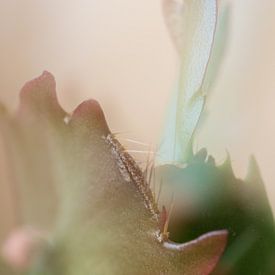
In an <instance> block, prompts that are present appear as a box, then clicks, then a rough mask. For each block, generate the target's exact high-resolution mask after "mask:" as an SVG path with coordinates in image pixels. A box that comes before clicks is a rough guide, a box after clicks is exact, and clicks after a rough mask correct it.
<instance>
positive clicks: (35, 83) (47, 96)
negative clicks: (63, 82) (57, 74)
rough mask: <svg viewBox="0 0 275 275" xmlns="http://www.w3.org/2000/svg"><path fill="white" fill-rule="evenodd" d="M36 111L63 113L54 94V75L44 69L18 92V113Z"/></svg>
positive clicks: (54, 113) (53, 113) (40, 112)
mask: <svg viewBox="0 0 275 275" xmlns="http://www.w3.org/2000/svg"><path fill="white" fill-rule="evenodd" d="M25 111H27V112H29V111H31V112H36V113H39V114H44V113H47V114H51V115H56V114H60V115H61V116H64V115H65V112H64V110H63V109H62V108H61V107H60V105H59V103H58V100H57V95H56V83H55V79H54V76H53V75H52V74H51V73H49V72H47V71H44V72H43V73H42V74H41V75H40V76H39V77H37V78H35V79H33V80H31V81H29V82H27V83H26V84H25V85H24V86H23V88H22V89H21V92H20V106H19V113H22V112H25Z"/></svg>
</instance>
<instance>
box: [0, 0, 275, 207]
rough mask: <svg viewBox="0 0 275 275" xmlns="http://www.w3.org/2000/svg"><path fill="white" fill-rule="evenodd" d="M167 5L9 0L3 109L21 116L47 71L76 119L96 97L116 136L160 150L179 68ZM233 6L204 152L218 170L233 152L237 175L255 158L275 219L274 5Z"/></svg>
mask: <svg viewBox="0 0 275 275" xmlns="http://www.w3.org/2000/svg"><path fill="white" fill-rule="evenodd" d="M160 2H161V1H160V0H138V1H133V0H108V1H106V0H105V1H104V0H101V1H98V0H78V1H71V0H66V1H65V0H48V1H42V0H24V1H20V0H2V1H1V3H0V36H1V43H0V60H1V62H0V100H1V101H2V102H4V103H5V104H6V105H7V106H9V108H11V109H14V108H15V106H16V104H17V102H18V97H17V96H18V91H19V90H20V88H21V86H22V85H23V83H24V82H25V81H26V80H29V79H32V78H33V77H35V76H37V75H39V74H40V73H41V72H42V71H43V70H45V69H46V70H48V71H50V72H52V73H53V74H54V75H55V77H56V81H57V88H58V93H59V98H60V101H61V103H62V105H63V106H64V107H65V108H66V109H67V110H68V111H72V110H73V108H74V107H75V106H76V105H77V104H78V103H80V102H81V101H83V100H85V99H87V98H95V99H97V100H99V101H100V103H101V105H102V107H103V108H104V110H105V113H106V116H107V119H108V122H109V125H110V127H111V129H112V130H113V131H115V132H123V133H125V132H126V134H125V135H126V136H127V137H130V138H134V139H137V140H140V141H142V142H146V143H151V144H156V142H157V141H158V138H159V133H160V129H161V124H162V121H163V117H164V113H165V108H166V105H167V100H168V98H169V94H170V93H171V91H172V90H173V86H174V83H175V79H176V72H177V66H178V60H177V54H176V52H175V51H174V48H173V46H172V44H171V42H170V40H169V37H168V35H167V31H166V28H165V25H164V21H163V18H162V13H161V5H160ZM230 2H231V4H232V24H231V40H230V43H229V45H228V51H227V56H226V58H225V60H224V64H223V65H224V66H223V68H222V70H221V72H220V78H219V81H218V82H217V85H216V86H215V90H214V91H213V93H212V95H211V98H210V99H209V102H208V103H209V104H208V110H209V116H208V118H207V120H206V123H205V124H204V127H203V128H202V130H201V132H200V134H199V136H198V140H197V142H196V143H197V146H198V147H201V146H207V147H208V149H209V151H210V152H211V153H213V154H214V155H215V156H216V157H217V160H218V162H222V161H223V160H224V158H225V150H226V149H227V150H228V151H229V152H230V154H231V156H232V161H233V165H234V169H235V171H236V174H237V175H239V176H244V174H245V170H246V166H247V162H248V156H249V154H250V153H253V154H255V155H256V158H257V160H258V162H259V164H260V167H261V170H262V174H263V178H264V180H265V182H266V187H267V190H268V194H269V198H270V201H271V203H272V205H273V208H274V210H275V187H274V186H275V185H274V184H275V183H274V181H275V143H274V141H275V109H274V105H275V104H274V103H275V77H274V74H275V51H274V49H275V28H274V26H275V17H274V14H275V1H274V0H261V1H259V0H242V1H238V0H232V1H230ZM131 148H132V149H135V148H136V147H135V145H132V146H131Z"/></svg>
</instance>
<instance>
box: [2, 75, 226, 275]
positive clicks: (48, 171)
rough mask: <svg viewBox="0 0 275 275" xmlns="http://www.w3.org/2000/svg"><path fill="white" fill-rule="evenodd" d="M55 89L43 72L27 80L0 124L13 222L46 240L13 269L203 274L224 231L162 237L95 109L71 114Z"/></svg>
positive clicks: (140, 184) (142, 187) (145, 195)
mask: <svg viewBox="0 0 275 275" xmlns="http://www.w3.org/2000/svg"><path fill="white" fill-rule="evenodd" d="M55 86H56V85H55V80H54V78H53V76H52V75H51V74H50V73H48V72H44V73H43V75H42V76H40V77H38V78H37V79H35V80H33V81H31V82H29V83H27V84H26V85H25V86H24V88H23V90H22V92H21V97H20V106H19V110H18V112H17V114H16V115H15V116H7V117H2V119H1V124H0V132H1V135H3V137H4V139H5V142H6V148H7V154H8V156H9V161H10V162H9V165H10V167H11V171H12V172H11V174H12V175H13V177H12V178H11V179H12V181H11V182H10V184H11V185H13V186H14V187H15V188H14V190H16V196H17V198H18V203H19V205H18V212H19V215H18V220H17V224H16V226H17V227H22V226H26V225H28V226H30V227H32V228H36V229H37V230H39V231H42V232H46V233H45V235H46V236H47V237H46V243H45V245H44V246H43V247H42V248H41V250H40V251H39V252H38V253H37V254H36V256H35V257H34V259H33V262H32V265H31V266H30V267H29V268H28V269H27V270H25V271H24V272H23V273H21V272H19V273H20V274H35V275H40V274H41V275H42V274H43V275H44V274H47V275H54V274H56V275H57V274H58V275H62V274H64V275H65V274H66V275H75V274H129V273H130V274H160V273H166V274H190V275H191V274H209V273H210V272H211V271H212V270H213V269H214V267H215V266H216V264H217V262H218V261H219V258H220V256H221V255H222V253H223V251H224V249H225V245H226V242H227V231H225V230H212V231H213V232H209V233H207V232H204V233H203V234H202V236H201V237H199V236H197V237H199V238H193V241H192V239H190V240H188V241H187V242H186V243H185V244H176V243H174V242H172V241H170V240H164V241H163V242H160V241H159V238H158V233H159V221H158V213H157V211H152V209H150V207H149V206H150V203H149V204H148V200H149V202H150V199H151V197H150V194H151V193H150V192H151V191H150V189H149V186H148V185H146V182H145V180H144V179H143V177H142V176H141V175H142V174H140V170H139V168H138V166H137V165H136V164H135V162H134V160H133V159H132V158H131V157H130V156H129V155H128V153H126V152H125V150H124V148H123V147H122V146H121V145H120V144H119V142H118V141H117V140H116V138H115V136H114V135H112V134H111V132H110V130H109V128H108V126H107V123H106V120H105V117H104V113H103V111H102V109H101V107H100V105H99V104H98V103H97V102H96V101H95V100H88V101H85V102H83V103H82V104H80V105H79V106H78V107H77V108H76V109H75V111H74V112H73V113H72V115H69V114H67V113H66V112H65V111H64V110H63V109H62V108H61V107H60V105H59V103H58V101H57V96H56V92H55ZM152 212H154V213H152ZM10 257H13V256H12V255H11V256H10ZM11 260H12V259H11ZM1 269H2V270H4V266H3V265H1V266H0V270H1Z"/></svg>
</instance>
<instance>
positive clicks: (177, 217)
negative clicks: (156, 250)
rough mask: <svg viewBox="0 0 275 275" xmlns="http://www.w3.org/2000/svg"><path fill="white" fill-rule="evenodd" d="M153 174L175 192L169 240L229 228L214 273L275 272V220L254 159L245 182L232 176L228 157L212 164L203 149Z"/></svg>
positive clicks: (158, 169) (251, 161)
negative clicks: (222, 254)
mask: <svg viewBox="0 0 275 275" xmlns="http://www.w3.org/2000/svg"><path fill="white" fill-rule="evenodd" d="M156 174H157V178H158V181H162V184H163V187H162V189H166V193H169V191H168V190H169V189H170V193H171V192H174V193H175V194H176V199H175V200H176V202H177V207H175V208H176V209H175V211H174V216H173V217H172V219H171V220H172V221H171V226H170V234H171V237H172V238H173V239H175V240H177V241H179V242H184V241H186V240H188V239H190V238H195V237H196V236H199V235H200V234H201V233H202V232H207V231H211V230H213V228H221V227H222V228H226V229H227V230H228V231H229V240H228V247H227V249H226V251H225V254H224V256H223V257H222V259H221V261H220V263H219V265H218V267H217V269H216V272H215V273H214V274H234V275H235V274H240V275H241V274H251V275H254V274H255V275H256V274H275V264H274V257H275V227H274V219H273V215H272V211H271V208H270V206H269V203H268V199H267V196H266V192H265V188H264V184H263V182H262V179H261V176H260V173H259V169H258V166H257V164H256V161H255V159H254V158H251V160H250V165H249V172H248V176H247V178H246V179H245V180H240V179H238V178H236V177H235V175H234V174H233V171H232V168H231V163H230V159H229V158H228V159H227V160H226V161H225V163H224V164H223V165H221V166H216V165H215V161H214V159H213V157H211V156H208V155H207V151H206V150H205V149H202V150H200V151H199V152H198V153H197V154H195V155H194V156H193V157H191V158H190V159H189V162H188V164H187V166H186V167H183V168H181V167H177V166H174V165H165V166H160V167H157V168H156ZM171 190H172V191H171ZM163 193H165V192H163Z"/></svg>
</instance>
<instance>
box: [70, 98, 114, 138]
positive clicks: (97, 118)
mask: <svg viewBox="0 0 275 275" xmlns="http://www.w3.org/2000/svg"><path fill="white" fill-rule="evenodd" d="M76 121H81V122H82V123H84V124H85V125H86V126H87V127H88V128H91V127H92V128H93V129H95V128H97V129H100V130H102V131H103V132H104V134H108V133H109V132H110V131H109V128H108V125H107V122H106V119H105V115H104V112H103V110H102V108H101V106H100V104H99V103H98V102H97V101H96V100H94V99H90V100H86V101H84V102H82V103H81V104H80V105H78V107H77V108H76V109H75V110H74V112H73V115H72V122H73V123H74V122H76Z"/></svg>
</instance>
